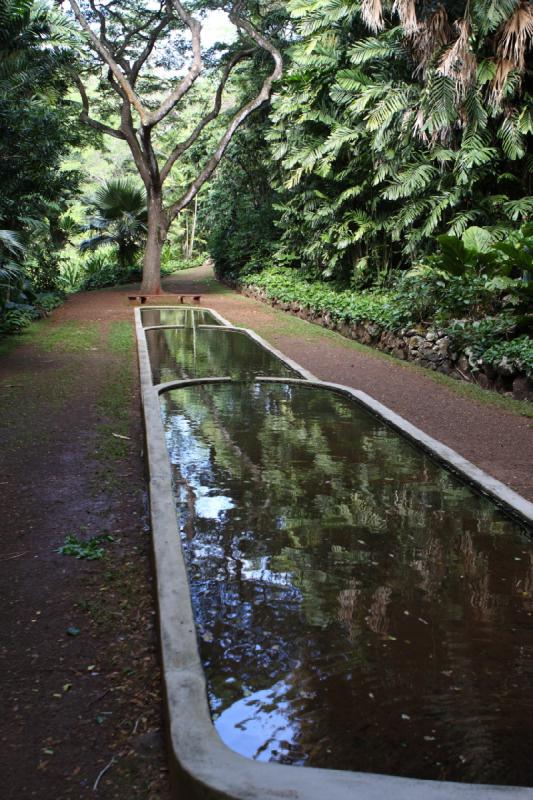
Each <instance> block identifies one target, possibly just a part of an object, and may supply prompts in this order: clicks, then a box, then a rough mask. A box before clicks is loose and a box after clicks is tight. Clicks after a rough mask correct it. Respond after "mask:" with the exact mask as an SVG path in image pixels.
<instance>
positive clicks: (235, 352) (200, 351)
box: [146, 326, 299, 383]
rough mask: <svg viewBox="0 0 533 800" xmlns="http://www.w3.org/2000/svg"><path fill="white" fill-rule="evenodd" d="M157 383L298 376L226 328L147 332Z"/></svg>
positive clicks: (193, 328)
mask: <svg viewBox="0 0 533 800" xmlns="http://www.w3.org/2000/svg"><path fill="white" fill-rule="evenodd" d="M146 337H147V342H148V350H149V353H150V362H151V364H152V373H153V380H154V383H163V382H165V381H171V380H177V379H182V378H195V377H200V378H201V377H213V376H229V377H233V378H240V377H246V376H254V375H273V376H277V377H299V376H298V375H296V373H295V372H294V370H292V369H290V367H287V366H286V365H285V364H283V362H282V361H280V360H279V359H278V358H277V357H276V356H274V355H273V354H272V353H270V352H269V351H268V350H266V349H265V348H264V347H261V346H260V345H259V344H257V342H255V341H254V340H253V339H251V338H250V337H249V336H247V335H246V334H245V333H240V332H238V331H232V330H229V329H227V328H223V327H220V328H216V329H210V328H201V327H200V328H198V327H196V326H189V327H185V328H178V329H172V328H161V329H159V330H149V331H146Z"/></svg>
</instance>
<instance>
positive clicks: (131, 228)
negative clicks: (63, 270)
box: [80, 178, 148, 269]
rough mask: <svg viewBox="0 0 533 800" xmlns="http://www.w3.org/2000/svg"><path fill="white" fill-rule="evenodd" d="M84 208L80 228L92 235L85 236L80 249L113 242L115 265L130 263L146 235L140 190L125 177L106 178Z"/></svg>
mask: <svg viewBox="0 0 533 800" xmlns="http://www.w3.org/2000/svg"><path fill="white" fill-rule="evenodd" d="M88 212H89V214H88V218H87V224H86V225H85V226H84V230H86V231H93V232H94V233H95V235H94V236H92V237H90V238H89V239H85V240H84V241H83V242H82V243H81V244H80V250H81V251H82V252H83V251H88V250H96V249H98V248H99V247H105V246H107V245H114V246H116V248H117V261H118V264H119V266H120V267H121V268H123V269H125V268H126V267H128V266H131V264H132V263H133V260H134V258H135V256H136V255H137V253H138V252H139V251H140V250H141V249H142V247H143V245H144V241H145V239H146V231H147V227H146V226H147V220H148V214H147V209H146V197H145V194H144V192H143V190H142V189H140V188H139V187H138V186H136V185H135V184H134V183H132V182H131V181H129V180H127V179H123V178H118V179H112V180H109V181H107V182H106V183H105V184H104V185H103V186H100V187H99V189H98V190H97V191H96V192H95V194H94V196H93V197H92V199H91V200H90V202H89V205H88Z"/></svg>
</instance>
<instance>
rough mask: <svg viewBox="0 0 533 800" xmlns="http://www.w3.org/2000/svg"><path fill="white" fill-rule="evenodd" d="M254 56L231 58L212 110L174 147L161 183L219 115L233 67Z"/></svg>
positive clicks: (249, 52) (246, 53)
mask: <svg viewBox="0 0 533 800" xmlns="http://www.w3.org/2000/svg"><path fill="white" fill-rule="evenodd" d="M253 54H254V51H253V50H243V51H241V52H240V53H235V55H234V56H233V57H232V58H231V60H230V61H229V62H228V64H227V65H226V68H225V70H224V73H223V75H222V78H221V80H220V83H219V85H218V88H217V92H216V95H215V103H214V106H213V109H212V110H211V111H210V112H209V114H206V115H205V117H203V119H201V120H200V122H199V123H198V125H197V126H196V127H195V128H194V130H193V131H192V133H191V134H190V136H188V137H187V139H184V140H183V141H182V142H180V143H179V144H177V145H176V147H175V148H174V150H173V151H172V153H171V154H170V156H169V157H168V159H167V161H166V162H165V165H164V166H163V169H162V170H161V183H164V182H165V180H166V179H167V177H168V175H169V173H170V171H171V169H172V167H173V166H174V164H175V162H176V161H177V160H178V158H180V157H181V156H182V155H183V153H184V152H185V151H186V150H188V149H189V147H191V145H193V144H194V143H195V141H196V140H197V139H198V137H199V136H200V134H201V133H202V131H203V130H204V128H205V127H206V126H207V125H209V123H210V122H212V121H213V120H214V119H216V118H217V117H218V115H219V113H220V109H221V106H222V95H223V94H224V88H225V86H226V83H227V82H228V79H229V76H230V75H231V72H232V70H233V69H234V67H236V66H237V64H239V63H240V62H241V61H244V59H245V58H250V57H251V56H252V55H253Z"/></svg>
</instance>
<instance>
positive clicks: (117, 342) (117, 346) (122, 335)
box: [107, 320, 133, 353]
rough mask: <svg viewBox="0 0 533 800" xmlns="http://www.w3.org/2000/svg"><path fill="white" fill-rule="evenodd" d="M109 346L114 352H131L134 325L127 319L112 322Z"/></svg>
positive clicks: (108, 337) (108, 339) (108, 336)
mask: <svg viewBox="0 0 533 800" xmlns="http://www.w3.org/2000/svg"><path fill="white" fill-rule="evenodd" d="M107 346H108V347H109V349H110V350H111V351H112V352H113V353H129V352H131V349H132V347H133V326H132V324H131V322H127V321H126V320H124V321H122V322H112V323H111V325H110V326H109V331H108V334H107Z"/></svg>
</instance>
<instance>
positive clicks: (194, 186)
mask: <svg viewBox="0 0 533 800" xmlns="http://www.w3.org/2000/svg"><path fill="white" fill-rule="evenodd" d="M239 8H240V4H236V5H235V6H234V7H233V8H232V10H231V11H230V14H229V18H230V20H231V21H232V22H233V24H234V25H236V26H237V27H238V28H240V29H241V30H243V31H245V32H246V33H247V34H248V36H249V37H250V38H251V39H253V40H254V42H255V43H256V44H258V45H259V47H261V48H262V49H263V50H266V51H267V52H268V53H270V55H271V56H272V59H273V60H274V69H273V70H272V72H271V73H270V75H268V76H267V77H266V78H265V80H264V81H263V85H262V87H261V90H260V91H259V93H258V94H257V95H256V96H255V97H254V98H253V99H252V100H250V101H249V102H248V103H246V105H244V106H243V107H242V108H241V109H240V110H239V111H238V112H237V114H236V115H235V116H234V117H233V119H232V121H231V123H230V124H229V126H228V128H227V130H226V132H225V133H224V135H223V136H222V138H221V140H220V142H219V143H218V147H217V149H216V150H215V152H214V153H213V155H212V156H211V158H210V159H209V161H208V162H207V164H206V165H205V167H204V168H203V170H202V171H201V172H200V174H199V175H198V176H197V177H196V178H195V179H194V180H193V181H192V183H190V185H189V187H188V188H187V190H186V191H185V192H184V194H183V195H182V196H181V197H180V198H179V200H177V201H176V202H175V203H173V204H172V205H171V206H170V208H169V209H168V210H167V212H166V213H167V216H168V219H169V220H170V221H172V220H173V219H174V218H175V217H177V215H178V214H179V213H180V211H182V209H184V208H185V206H187V205H188V204H189V203H190V202H191V200H193V199H194V197H196V195H197V194H198V192H199V191H200V189H201V188H202V186H203V185H204V183H205V182H206V181H207V180H209V178H210V177H211V175H212V174H213V172H214V171H215V170H216V168H217V167H218V165H219V163H220V161H221V159H222V156H223V155H224V153H225V152H226V149H227V148H228V145H229V143H230V142H231V140H232V138H233V135H234V133H235V131H236V130H237V128H238V127H239V126H240V125H241V124H242V123H243V122H244V120H245V119H246V118H247V117H248V116H249V115H250V114H251V113H252V112H253V111H255V110H256V109H257V108H259V107H260V106H261V105H262V104H263V103H264V102H266V101H267V100H268V99H269V97H270V95H271V93H272V85H273V83H274V81H277V80H279V78H280V77H281V75H282V72H283V59H282V57H281V53H280V52H279V50H278V49H277V47H275V45H273V44H272V43H271V42H269V41H268V39H265V37H264V36H262V35H261V34H260V33H259V31H257V30H256V29H255V28H254V26H253V25H252V24H251V22H249V21H248V20H246V19H244V18H243V17H241V16H239Z"/></svg>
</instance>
